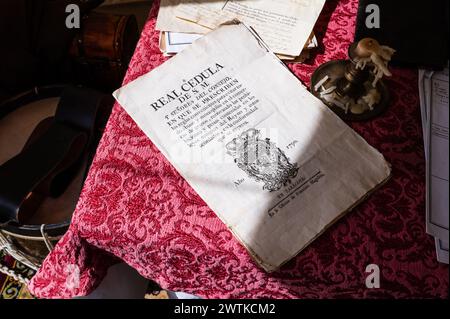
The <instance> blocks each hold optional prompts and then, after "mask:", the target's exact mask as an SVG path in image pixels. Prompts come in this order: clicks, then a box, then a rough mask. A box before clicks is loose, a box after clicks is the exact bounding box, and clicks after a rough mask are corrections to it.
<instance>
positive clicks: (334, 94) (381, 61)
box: [311, 38, 395, 121]
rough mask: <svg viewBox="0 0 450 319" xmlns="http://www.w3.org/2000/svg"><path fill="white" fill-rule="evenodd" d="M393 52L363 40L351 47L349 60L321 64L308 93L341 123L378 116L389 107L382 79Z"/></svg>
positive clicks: (387, 95) (390, 49) (386, 71)
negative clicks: (341, 121)
mask: <svg viewBox="0 0 450 319" xmlns="http://www.w3.org/2000/svg"><path fill="white" fill-rule="evenodd" d="M394 52H395V50H394V49H392V48H390V47H387V46H382V45H380V44H379V43H378V42H377V41H376V40H375V39H372V38H364V39H362V40H360V41H359V42H355V43H353V44H352V45H350V47H349V49H348V56H349V60H333V61H329V62H327V63H324V64H322V65H321V66H320V67H318V68H317V69H316V71H315V72H314V73H313V75H312V78H311V92H312V93H313V94H314V95H315V96H316V97H318V98H319V99H321V100H322V101H323V102H324V103H325V104H326V105H327V106H328V107H329V108H330V109H331V110H333V111H334V112H335V113H336V114H337V115H338V116H339V117H341V118H342V119H343V120H350V121H361V120H368V119H371V118H373V117H375V116H377V115H379V114H381V113H382V112H383V111H384V110H385V109H386V108H387V107H388V105H389V91H388V88H387V87H386V85H385V83H384V82H383V79H382V78H383V76H391V75H392V74H391V72H390V71H389V69H388V62H389V61H390V60H391V57H392V55H393V54H394Z"/></svg>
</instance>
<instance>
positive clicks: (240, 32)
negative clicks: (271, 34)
mask: <svg viewBox="0 0 450 319" xmlns="http://www.w3.org/2000/svg"><path fill="white" fill-rule="evenodd" d="M114 96H115V98H116V99H117V100H118V101H119V103H120V104H121V105H122V107H123V108H124V109H125V110H126V111H127V112H128V113H129V114H130V116H131V117H132V118H133V119H134V121H135V122H136V123H137V124H138V125H139V127H140V128H141V129H142V130H143V131H144V132H145V134H146V135H147V136H148V137H149V138H150V139H151V140H152V142H153V143H154V144H155V145H156V146H157V147H158V148H159V150H160V151H161V152H162V153H163V154H164V155H165V156H166V158H167V159H168V160H169V161H170V162H171V163H172V164H173V166H174V167H175V168H176V169H177V170H178V172H179V173H180V174H181V175H182V176H183V177H184V178H185V179H186V181H187V182H188V183H189V184H190V185H191V186H192V187H193V189H194V190H195V191H196V192H197V193H198V194H199V195H200V196H201V197H202V198H203V200H204V201H205V202H206V203H207V204H208V205H209V207H210V208H211V209H212V210H213V211H214V212H215V213H216V214H217V215H218V216H219V218H220V219H221V220H222V221H223V222H224V223H225V224H226V225H227V227H228V228H229V229H230V230H231V231H232V232H233V233H234V234H235V236H236V237H237V238H238V239H239V240H240V241H241V242H242V244H243V245H244V246H245V247H246V248H247V250H248V251H249V253H250V254H251V256H252V257H253V258H254V259H255V260H256V261H257V262H258V263H259V264H260V265H261V266H262V267H263V268H264V269H265V270H266V271H273V270H275V269H277V268H278V267H280V266H281V265H282V264H283V263H285V262H286V261H288V260H289V259H291V258H292V257H294V256H295V255H296V254H298V253H299V252H300V251H301V250H302V249H304V248H305V247H306V246H307V245H308V244H309V243H310V242H311V241H313V240H314V239H315V238H316V237H317V236H319V235H320V234H321V233H322V232H323V231H324V230H325V229H326V228H327V227H328V226H330V225H331V224H332V223H333V222H334V221H336V220H337V219H338V218H339V217H341V216H342V215H343V214H344V213H345V212H347V211H348V210H350V209H351V208H353V207H354V206H355V205H356V204H357V203H359V202H360V201H361V200H362V199H363V198H365V197H366V196H367V195H368V194H369V193H370V192H371V191H372V190H374V189H375V188H376V187H377V186H379V185H380V184H382V183H383V182H384V181H386V180H387V178H388V177H389V175H390V166H389V164H388V163H387V162H386V161H385V159H384V157H383V156H382V155H381V154H380V153H379V152H378V151H377V150H375V149H374V148H373V147H371V146H370V145H368V144H367V143H366V142H365V141H364V140H363V139H362V138H361V137H360V136H359V135H358V134H356V133H355V132H354V131H353V130H352V129H351V128H350V127H348V126H347V125H346V124H345V123H344V122H343V121H341V120H340V119H339V118H338V117H337V116H336V115H335V114H334V113H333V112H331V111H330V110H329V109H328V108H327V107H326V106H325V105H324V104H323V103H322V102H321V101H320V100H318V99H317V98H315V97H314V96H313V95H312V94H310V93H309V92H308V91H307V89H306V88H305V87H304V86H303V85H302V84H301V83H300V82H299V80H298V79H297V78H296V77H295V76H294V75H293V74H292V73H291V72H290V71H289V69H288V68H287V67H286V66H285V65H284V64H283V63H282V62H281V61H280V60H279V59H278V58H277V57H276V56H275V55H274V54H273V53H272V52H270V51H269V50H268V49H267V46H266V45H265V44H264V43H263V42H262V40H261V39H260V38H259V37H258V36H257V35H256V34H255V33H254V32H253V31H252V30H251V29H249V28H247V27H246V26H245V25H243V24H240V23H235V24H228V25H223V26H221V27H219V28H218V29H216V30H215V31H213V32H211V33H208V34H207V35H206V36H204V37H202V38H200V39H198V40H196V41H195V42H194V43H193V44H192V45H191V46H190V47H188V48H187V49H185V50H183V51H182V52H181V53H179V54H178V55H177V56H175V57H173V58H171V59H170V60H169V61H167V62H166V63H164V64H163V65H161V66H160V67H158V68H156V69H154V70H153V71H151V72H149V73H148V74H145V75H143V76H141V77H140V78H138V79H136V80H135V81H133V82H131V83H129V84H127V85H126V86H124V87H122V88H120V89H119V90H117V91H116V92H114Z"/></svg>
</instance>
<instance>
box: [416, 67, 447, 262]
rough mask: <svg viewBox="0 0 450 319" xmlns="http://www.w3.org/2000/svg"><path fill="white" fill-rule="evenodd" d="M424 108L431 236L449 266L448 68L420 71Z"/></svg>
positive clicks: (423, 126) (428, 227) (423, 122)
mask: <svg viewBox="0 0 450 319" xmlns="http://www.w3.org/2000/svg"><path fill="white" fill-rule="evenodd" d="M419 93H420V109H421V115H422V129H423V137H424V146H425V158H426V171H427V205H426V207H427V214H426V225H427V233H429V234H430V235H432V236H434V238H435V243H436V253H437V259H438V261H440V262H442V263H447V264H448V240H449V239H448V219H449V207H448V168H449V161H448V156H449V150H448V148H449V144H448V121H449V113H448V108H449V105H448V68H447V69H445V70H444V71H441V72H433V71H429V70H419Z"/></svg>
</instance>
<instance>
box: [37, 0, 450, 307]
mask: <svg viewBox="0 0 450 319" xmlns="http://www.w3.org/2000/svg"><path fill="white" fill-rule="evenodd" d="M157 11H158V1H155V4H154V6H153V8H152V10H151V12H150V15H149V18H148V21H147V23H146V25H145V28H144V30H143V32H142V35H141V38H140V41H139V43H138V46H137V48H136V51H135V53H134V57H133V59H132V61H131V63H130V66H129V69H128V72H127V75H126V78H125V80H124V83H127V82H129V81H131V80H133V79H135V78H137V77H138V76H140V75H142V74H144V73H146V72H149V71H151V70H152V69H153V68H155V67H156V66H158V65H160V64H161V63H163V62H164V61H165V60H166V58H164V57H163V56H162V54H161V53H160V51H159V48H158V38H159V34H158V32H157V31H155V22H156V14H157ZM356 11H357V1H356V0H341V1H335V0H330V1H327V2H326V5H325V8H324V10H323V12H322V14H321V16H320V18H319V21H318V22H317V24H316V27H315V33H316V36H317V37H318V39H319V42H320V43H323V45H322V48H321V50H320V52H319V53H318V54H317V55H316V56H315V57H314V59H313V60H312V61H309V63H307V64H293V65H290V66H289V67H290V68H291V69H292V71H293V72H294V73H295V74H296V75H297V76H298V77H299V78H300V79H301V80H302V81H303V82H304V83H305V84H307V85H308V84H309V79H310V76H311V74H312V72H313V71H314V70H315V68H316V67H317V66H319V65H320V64H322V63H324V62H326V61H329V60H332V59H339V58H342V59H345V58H347V56H346V52H347V48H348V46H349V44H350V43H351V41H352V40H353V33H354V27H355V20H356ZM388 86H389V88H390V91H391V93H392V103H391V106H390V107H389V109H388V111H387V112H386V113H384V114H383V115H382V116H379V117H377V118H375V119H373V120H371V121H368V122H364V123H355V124H352V127H353V128H354V129H355V130H356V131H357V132H358V133H360V134H361V135H362V136H363V137H364V138H365V139H366V140H367V141H368V142H369V144H371V145H373V146H374V147H376V148H377V149H378V150H379V151H380V152H381V153H383V155H384V156H385V157H386V159H387V160H388V161H389V162H390V163H391V164H392V169H393V177H392V179H391V180H390V181H389V182H388V183H387V184H386V185H385V186H383V187H382V188H381V189H380V190H378V191H377V192H376V193H374V194H373V195H372V196H371V197H370V198H369V199H368V200H366V201H365V202H364V203H362V204H361V205H359V206H358V207H357V208H356V209H354V211H352V212H350V213H349V214H347V215H346V216H345V217H344V218H342V219H341V220H340V221H338V222H337V223H336V224H335V225H333V226H332V227H331V228H330V229H329V230H327V231H326V232H325V233H324V234H323V235H322V236H321V237H320V238H318V239H317V240H316V241H314V242H313V243H312V244H311V245H310V246H309V247H308V248H307V249H305V250H304V251H303V252H302V253H301V254H299V255H298V256H297V257H296V258H294V259H293V260H291V261H290V262H289V263H287V264H286V265H284V266H283V267H282V268H281V269H280V270H279V271H277V272H274V273H271V274H267V273H265V272H264V271H263V270H262V269H260V268H259V267H258V266H257V265H256V264H255V263H254V262H253V261H252V260H251V258H250V256H249V255H248V253H247V252H246V250H245V249H244V247H242V246H241V245H240V244H239V242H238V241H237V240H236V239H235V238H234V237H233V235H232V234H231V233H230V232H229V231H228V229H227V228H226V226H225V225H224V224H223V223H222V222H221V221H220V220H219V218H218V217H216V215H215V214H214V212H213V211H211V209H209V208H208V206H207V205H206V204H205V203H204V202H203V200H202V199H201V198H200V197H199V196H198V195H197V194H196V193H195V192H194V191H193V190H192V188H191V187H190V186H189V185H188V184H187V183H186V181H185V180H184V179H183V178H182V177H181V176H180V175H179V174H178V173H177V171H176V170H175V169H174V168H173V167H172V166H171V164H170V163H169V162H168V161H167V160H166V159H165V157H164V156H163V155H161V153H160V152H159V151H158V149H157V148H156V147H155V146H154V145H153V144H152V142H151V141H150V140H149V139H148V138H147V137H146V136H145V135H144V133H143V132H142V131H141V130H140V129H139V128H138V127H137V126H136V124H135V123H134V122H133V121H132V119H131V118H130V117H129V116H128V115H127V113H126V112H125V111H124V110H123V109H122V108H121V106H120V105H118V104H116V105H115V106H114V109H113V112H112V115H111V117H110V119H109V122H108V125H107V128H106V131H105V134H104V136H103V139H102V140H101V142H100V145H99V148H98V150H97V154H96V157H95V159H94V162H93V164H92V167H91V169H90V173H89V175H88V178H87V180H86V183H85V186H84V189H83V191H82V195H81V198H80V201H79V202H78V205H77V208H76V211H75V213H74V215H73V220H72V224H71V226H70V229H69V231H68V232H67V233H66V235H65V236H64V237H63V238H62V240H61V241H60V242H59V243H58V245H57V246H56V247H55V249H54V250H53V252H52V253H51V254H50V255H49V256H48V257H47V258H46V260H45V262H44V264H43V266H42V268H41V269H40V271H39V272H38V273H37V274H36V276H35V277H34V278H33V279H32V281H31V284H30V289H31V291H32V293H33V294H35V295H36V296H38V297H43V298H70V297H73V296H75V295H85V294H88V293H90V292H91V291H92V290H93V289H94V288H95V287H96V286H97V285H98V284H99V282H100V280H101V279H102V277H103V276H104V275H105V272H106V270H107V268H108V267H109V266H110V265H112V264H113V263H115V262H116V261H117V258H120V259H122V260H124V261H125V262H127V263H128V264H129V265H131V266H132V267H134V268H136V269H137V270H138V271H139V273H140V274H142V275H143V276H145V277H147V278H151V279H153V280H155V281H156V282H158V283H159V284H160V285H161V286H162V287H164V288H167V289H170V290H175V291H185V292H188V293H193V294H196V295H199V296H201V297H205V298H348V297H352V298H365V297H370V298H386V297H396V298H401V297H413V298H416V297H439V298H448V266H447V265H442V264H439V263H438V262H437V261H436V254H435V249H434V242H433V238H432V237H430V236H428V235H427V234H426V233H425V159H424V152H423V142H422V141H423V139H422V129H421V124H420V110H419V96H418V89H417V70H412V69H394V70H393V77H392V79H389V80H388ZM149 89H151V88H149ZM372 263H374V264H377V265H378V266H379V268H380V271H381V280H380V281H381V282H380V284H381V287H380V288H379V289H368V288H366V285H365V278H366V276H367V274H366V273H365V269H366V266H367V265H368V264H372ZM74 276H75V277H76V278H75V277H74Z"/></svg>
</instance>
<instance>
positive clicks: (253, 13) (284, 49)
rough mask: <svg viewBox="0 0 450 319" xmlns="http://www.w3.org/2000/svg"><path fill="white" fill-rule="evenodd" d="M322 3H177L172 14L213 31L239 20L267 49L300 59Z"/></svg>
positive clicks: (306, 0)
mask: <svg viewBox="0 0 450 319" xmlns="http://www.w3.org/2000/svg"><path fill="white" fill-rule="evenodd" d="M324 4H325V0H236V1H232V0H227V1H225V0H221V1H209V0H192V1H185V2H180V4H179V5H178V6H177V7H176V9H175V10H174V12H173V14H175V15H176V16H177V17H179V18H182V19H186V20H188V21H192V22H195V23H196V24H198V25H201V26H204V27H207V28H210V29H214V28H216V27H218V26H219V25H220V24H222V23H224V22H226V21H230V20H233V19H238V20H240V21H242V22H244V23H246V24H248V25H249V26H251V27H252V28H254V29H255V30H256V32H257V33H258V34H259V35H260V36H261V38H262V39H263V40H264V42H266V43H267V44H268V46H269V48H270V49H271V50H272V51H274V52H275V53H279V54H283V55H291V56H298V55H300V53H301V51H302V49H303V47H304V45H305V43H306V42H307V40H308V37H309V36H310V34H311V32H312V29H313V27H314V24H315V23H316V20H317V18H318V17H319V14H320V12H321V11H322V8H323V5H324Z"/></svg>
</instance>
